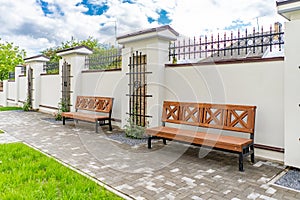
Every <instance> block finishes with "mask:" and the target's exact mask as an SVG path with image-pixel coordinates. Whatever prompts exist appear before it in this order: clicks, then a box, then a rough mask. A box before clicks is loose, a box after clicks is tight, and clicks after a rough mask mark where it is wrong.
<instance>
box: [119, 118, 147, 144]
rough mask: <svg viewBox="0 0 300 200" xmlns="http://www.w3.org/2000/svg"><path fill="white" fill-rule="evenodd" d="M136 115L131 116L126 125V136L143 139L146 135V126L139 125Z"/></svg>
mask: <svg viewBox="0 0 300 200" xmlns="http://www.w3.org/2000/svg"><path fill="white" fill-rule="evenodd" d="M134 118H135V116H131V117H129V119H128V120H127V124H126V125H125V126H124V128H125V134H126V137H129V138H135V139H142V138H144V137H145V129H146V128H145V127H143V126H139V125H137V124H136V123H135V120H134Z"/></svg>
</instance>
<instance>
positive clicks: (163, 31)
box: [117, 25, 179, 44]
mask: <svg viewBox="0 0 300 200" xmlns="http://www.w3.org/2000/svg"><path fill="white" fill-rule="evenodd" d="M178 36H179V33H178V32H177V31H175V30H174V29H173V28H171V27H170V26H169V25H165V26H160V27H156V28H150V29H145V30H141V31H137V32H133V33H129V34H126V35H122V36H119V37H117V40H118V43H119V44H125V43H129V42H135V41H139V40H145V39H151V38H155V37H156V38H160V39H165V40H169V41H172V40H176V39H177V37H178Z"/></svg>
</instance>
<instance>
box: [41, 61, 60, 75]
mask: <svg viewBox="0 0 300 200" xmlns="http://www.w3.org/2000/svg"><path fill="white" fill-rule="evenodd" d="M43 70H44V72H46V73H47V74H59V62H46V63H45V64H44V66H43Z"/></svg>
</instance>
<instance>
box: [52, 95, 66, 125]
mask: <svg viewBox="0 0 300 200" xmlns="http://www.w3.org/2000/svg"><path fill="white" fill-rule="evenodd" d="M68 111H69V106H68V103H66V102H65V101H63V100H61V102H59V103H58V111H57V112H56V113H55V114H54V117H55V120H56V121H61V120H62V116H61V113H63V112H68Z"/></svg>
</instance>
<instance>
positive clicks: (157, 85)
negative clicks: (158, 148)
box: [117, 26, 178, 127]
mask: <svg viewBox="0 0 300 200" xmlns="http://www.w3.org/2000/svg"><path fill="white" fill-rule="evenodd" d="M177 36H178V33H177V32H176V31H174V30H173V29H172V28H171V27H170V26H161V27H157V28H152V29H147V30H143V31H139V32H135V33H131V34H127V35H124V36H120V37H118V38H117V39H118V43H119V44H122V45H124V46H125V48H124V49H123V51H122V73H123V75H124V76H127V81H128V80H129V76H128V72H129V67H128V64H129V57H132V56H133V53H135V52H136V51H138V52H141V53H142V55H146V69H147V70H146V71H147V72H149V73H150V74H147V75H146V79H147V95H152V97H148V98H146V115H149V116H151V117H150V118H147V122H148V126H157V125H159V124H160V122H161V113H162V110H161V109H162V103H163V101H164V100H165V99H164V90H165V75H164V73H165V64H166V63H167V62H168V60H169V57H168V56H169V51H168V47H169V43H170V41H173V40H176V38H177ZM122 91H123V94H122V96H123V97H124V98H123V99H122V127H123V126H124V125H125V124H126V122H127V119H128V118H129V116H128V114H127V113H128V112H129V97H128V96H126V94H128V93H129V87H128V82H127V84H123V89H122Z"/></svg>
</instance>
